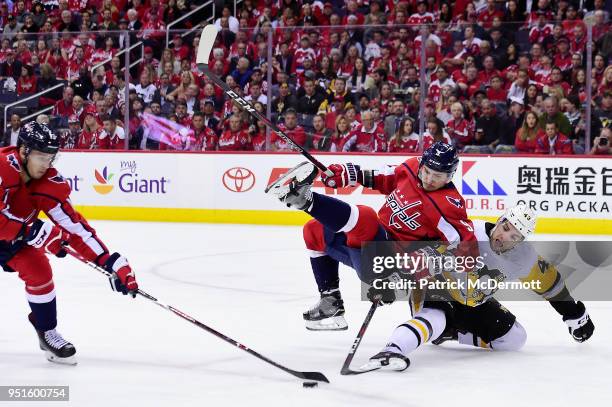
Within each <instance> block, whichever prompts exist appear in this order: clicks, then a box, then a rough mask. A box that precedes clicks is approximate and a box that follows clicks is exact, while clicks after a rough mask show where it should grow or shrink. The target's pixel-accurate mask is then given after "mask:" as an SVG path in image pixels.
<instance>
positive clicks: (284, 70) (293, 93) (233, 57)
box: [0, 0, 612, 154]
mask: <svg viewBox="0 0 612 407" xmlns="http://www.w3.org/2000/svg"><path fill="white" fill-rule="evenodd" d="M606 1H607V3H608V4H606ZM9 3H11V2H8V1H4V0H0V5H1V7H2V8H1V10H0V25H1V26H2V27H3V35H2V42H1V47H0V80H2V81H3V82H2V85H0V88H1V89H2V92H14V93H15V94H17V95H19V96H23V95H28V94H32V93H34V92H36V91H40V90H43V89H48V88H50V87H52V86H55V85H56V84H57V83H65V84H66V85H65V86H64V87H63V89H60V90H59V91H58V92H57V93H53V92H51V93H48V94H45V95H44V97H41V98H40V101H39V104H40V105H42V106H45V105H47V106H51V105H53V110H52V111H51V112H50V114H49V117H39V118H38V119H39V120H43V121H48V122H49V123H50V124H51V125H52V126H53V127H55V128H57V129H59V131H61V134H62V139H63V141H64V148H80V149H96V148H125V146H126V145H128V146H129V147H130V148H134V149H151V150H158V149H159V150H189V151H228V150H234V151H235V150H243V151H261V150H267V149H269V150H274V151H289V150H290V149H291V147H290V146H289V145H288V144H287V143H286V142H285V141H284V140H283V139H282V138H280V137H278V136H277V135H276V134H274V133H270V132H269V131H268V130H267V129H266V126H265V125H264V123H263V122H261V121H257V120H255V119H254V118H253V117H252V116H250V115H249V114H248V113H246V112H244V111H242V110H241V109H240V108H239V107H238V106H237V105H236V104H235V103H233V102H232V101H231V99H229V98H227V97H226V96H225V95H224V94H223V92H222V90H221V89H220V88H218V87H216V86H214V85H213V84H212V82H211V81H210V79H209V78H207V77H206V76H205V75H203V74H202V73H201V72H200V71H199V70H198V69H197V66H196V64H195V54H194V52H195V50H196V49H197V45H198V41H199V38H198V36H197V35H183V34H181V33H178V32H177V33H176V34H174V33H173V34H172V35H171V36H170V38H171V41H170V43H169V44H166V29H165V27H166V26H167V24H169V23H170V22H171V21H174V20H175V19H176V18H178V17H180V16H181V15H184V14H185V13H186V12H188V11H189V10H191V9H192V8H194V7H196V6H197V5H200V4H203V3H204V2H203V1H188V0H185V1H184V0H131V1H128V0H120V1H116V0H60V1H59V2H58V1H56V0H51V1H44V0H43V1H40V2H31V1H25V0H19V1H14V2H12V3H11V4H9ZM609 3H610V0H574V1H568V0H531V1H524V0H510V1H495V0H479V1H469V0H455V1H434V0H429V1H416V0H399V1H395V0H384V1H383V0H332V1H328V2H321V1H319V0H315V1H309V0H303V1H296V0H245V1H243V2H241V3H240V4H239V5H238V9H237V13H236V15H234V14H233V10H234V7H233V2H232V3H231V4H230V5H228V6H226V7H222V8H220V9H218V16H216V17H217V18H216V19H214V24H215V25H216V26H217V27H218V30H219V33H218V35H217V39H216V43H215V45H214V47H213V52H212V54H211V58H210V61H209V66H210V67H211V70H212V71H213V72H214V73H215V74H216V75H218V76H219V77H221V78H223V80H224V81H225V82H226V83H227V84H228V85H229V86H230V87H231V88H232V89H233V90H234V92H236V93H238V94H240V95H242V96H244V97H245V99H247V100H249V101H250V102H251V103H252V104H253V105H254V107H255V109H257V110H258V111H260V112H261V113H263V114H265V115H269V117H270V118H271V119H272V121H273V122H275V123H277V124H278V126H279V127H280V129H281V130H283V131H284V132H285V133H286V134H288V135H289V136H290V137H291V138H292V139H293V140H295V141H296V142H297V143H298V144H300V145H302V146H304V147H305V148H308V149H311V150H318V151H346V152H350V151H356V152H403V153H410V152H418V151H420V150H421V149H422V148H425V147H427V146H428V145H430V144H431V143H433V142H434V141H438V140H444V141H446V142H449V143H453V144H454V145H456V146H457V147H458V148H459V149H460V150H461V151H463V152H466V153H527V154H528V153H539V154H611V153H612V144H611V143H612V134H611V133H612V130H611V128H612V64H611V63H610V61H611V59H612V30H610V26H611V25H610V24H611V23H610V12H609V10H610V4H609ZM187 20H189V19H187ZM185 24H187V25H185ZM185 24H182V25H178V26H177V27H178V28H190V27H189V23H185ZM117 29H119V30H127V32H128V33H129V34H128V35H129V41H130V44H134V43H136V42H137V41H142V43H143V44H142V54H143V59H142V61H141V62H140V63H139V64H138V65H137V66H135V67H134V68H133V69H130V70H129V71H128V73H127V75H126V72H125V69H124V62H125V60H124V56H123V55H120V54H119V51H120V50H121V49H123V48H124V47H125V45H126V43H127V40H128V39H127V38H126V35H125V34H124V33H125V32H126V31H123V32H121V33H120V32H113V30H117ZM589 30H590V31H591V33H590V35H592V40H593V41H592V43H591V44H587V38H588V36H589ZM166 45H167V46H166ZM587 45H589V46H590V48H591V53H590V55H592V60H591V61H590V62H591V64H592V70H591V71H590V72H588V71H587V58H588V55H589V53H588V52H587V48H588V47H587ZM423 50H424V52H423ZM106 60H110V61H109V62H107V63H105V64H103V65H101V66H99V67H98V68H96V69H93V70H92V67H94V66H95V65H96V64H98V63H101V62H103V61H106ZM126 76H127V77H129V82H128V83H127V84H126V82H125V78H126ZM422 78H424V80H422ZM589 83H590V95H591V97H590V98H589V97H588V94H589V92H588V86H587V85H588V84H589ZM126 87H127V89H126ZM126 94H127V95H129V96H127V98H126ZM126 110H127V112H128V113H129V115H128V117H129V120H128V121H127V122H126V120H125V116H126ZM587 111H588V112H590V121H589V122H587V119H588V117H587V116H588V114H587ZM19 126H20V117H19V115H16V114H15V115H12V116H10V123H7V124H6V126H5V128H6V131H5V132H4V138H3V140H1V141H0V145H2V144H3V145H8V144H11V143H13V142H14V140H15V138H16V132H17V131H18V129H19ZM589 128H590V139H589V140H588V143H587V140H586V137H587V133H586V132H587V130H588V129H589ZM419 134H420V135H419ZM587 146H589V149H588V151H586V147H587Z"/></svg>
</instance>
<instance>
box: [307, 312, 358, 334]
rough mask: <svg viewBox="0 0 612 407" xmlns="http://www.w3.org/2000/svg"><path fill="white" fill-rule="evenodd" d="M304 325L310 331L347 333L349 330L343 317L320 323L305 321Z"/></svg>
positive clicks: (326, 319)
mask: <svg viewBox="0 0 612 407" xmlns="http://www.w3.org/2000/svg"><path fill="white" fill-rule="evenodd" d="M304 323H305V324H306V329H308V330H309V331H346V330H347V329H348V324H347V323H346V319H344V316H342V315H340V316H336V317H329V318H324V319H320V320H318V321H309V320H304Z"/></svg>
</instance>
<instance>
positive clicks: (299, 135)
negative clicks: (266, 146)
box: [270, 109, 306, 151]
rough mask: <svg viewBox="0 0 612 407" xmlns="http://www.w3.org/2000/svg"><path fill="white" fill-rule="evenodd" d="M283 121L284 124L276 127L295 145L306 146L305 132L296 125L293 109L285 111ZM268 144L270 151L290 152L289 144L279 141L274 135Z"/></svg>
mask: <svg viewBox="0 0 612 407" xmlns="http://www.w3.org/2000/svg"><path fill="white" fill-rule="evenodd" d="M284 119H285V120H284V123H282V124H280V125H279V126H278V127H279V128H280V129H281V130H282V131H283V132H284V133H285V134H286V135H287V136H289V137H290V138H291V139H292V140H293V141H294V142H295V143H296V144H298V145H300V146H302V147H304V146H305V144H306V132H305V131H304V128H303V127H302V126H300V125H298V119H297V112H296V111H295V109H287V111H286V112H285V115H284ZM270 142H271V144H272V150H274V151H291V146H290V145H289V143H287V142H286V141H285V140H283V139H281V138H280V137H279V136H278V134H276V133H274V134H272V137H271V139H270Z"/></svg>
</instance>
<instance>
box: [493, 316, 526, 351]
mask: <svg viewBox="0 0 612 407" xmlns="http://www.w3.org/2000/svg"><path fill="white" fill-rule="evenodd" d="M525 342H527V331H525V328H523V326H522V325H521V324H520V323H519V322H518V321H514V325H512V327H511V328H510V330H509V331H508V332H506V334H504V335H503V336H501V337H499V338H497V339H495V340H493V341H492V342H491V344H490V345H491V349H493V350H519V349H521V348H522V347H523V346H524V345H525Z"/></svg>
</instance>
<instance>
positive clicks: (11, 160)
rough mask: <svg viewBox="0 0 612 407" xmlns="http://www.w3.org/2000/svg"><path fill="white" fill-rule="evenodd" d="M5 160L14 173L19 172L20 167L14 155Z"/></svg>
mask: <svg viewBox="0 0 612 407" xmlns="http://www.w3.org/2000/svg"><path fill="white" fill-rule="evenodd" d="M6 160H7V161H8V162H9V164H10V165H11V167H13V168H14V169H15V171H21V166H20V165H19V161H18V160H17V157H15V154H9V155H7V156H6Z"/></svg>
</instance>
